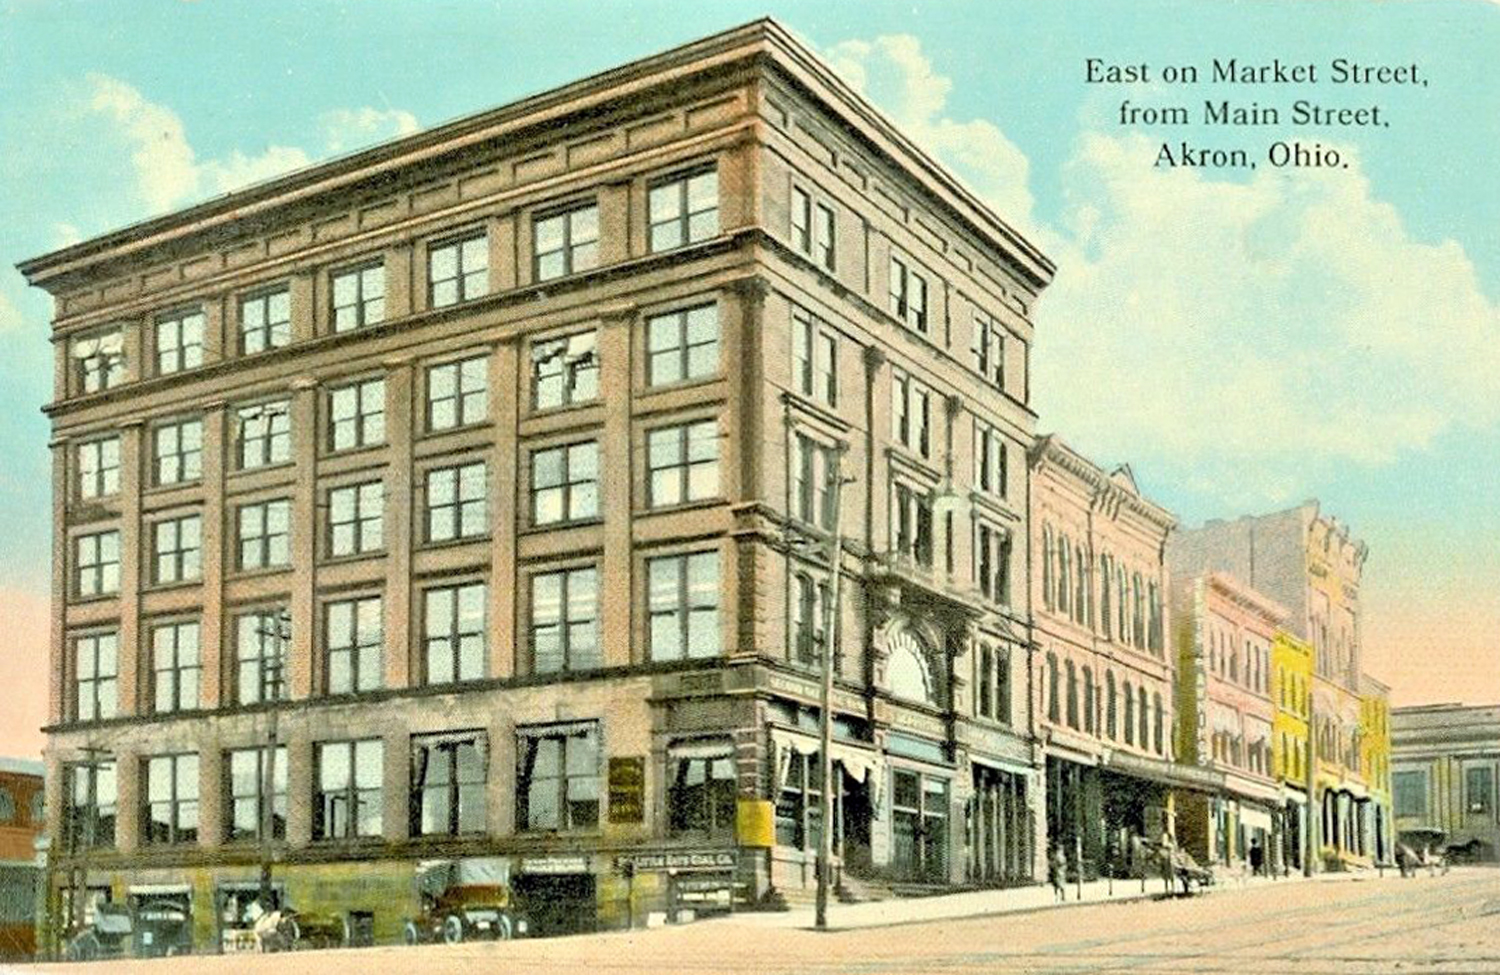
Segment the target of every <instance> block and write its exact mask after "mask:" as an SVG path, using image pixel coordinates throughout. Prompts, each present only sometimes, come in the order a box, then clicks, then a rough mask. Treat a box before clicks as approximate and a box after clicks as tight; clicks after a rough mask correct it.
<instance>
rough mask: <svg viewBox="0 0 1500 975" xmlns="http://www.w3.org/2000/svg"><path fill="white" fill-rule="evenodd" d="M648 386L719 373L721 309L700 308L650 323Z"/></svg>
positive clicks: (648, 332) (687, 309) (648, 328)
mask: <svg viewBox="0 0 1500 975" xmlns="http://www.w3.org/2000/svg"><path fill="white" fill-rule="evenodd" d="M646 360H647V362H646V370H647V371H646V376H647V384H648V385H651V386H664V385H666V384H668V383H680V382H684V381H686V380H689V379H701V378H702V377H704V376H712V375H714V374H715V373H716V372H718V371H719V306H718V305H717V304H707V305H699V306H697V307H696V308H685V309H683V310H682V311H674V312H668V313H667V314H665V315H652V316H651V317H650V318H648V319H646Z"/></svg>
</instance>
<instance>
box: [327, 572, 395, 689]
mask: <svg viewBox="0 0 1500 975" xmlns="http://www.w3.org/2000/svg"><path fill="white" fill-rule="evenodd" d="M323 622H324V634H325V641H326V642H325V648H326V650H327V653H328V657H327V668H328V669H327V682H328V684H327V686H328V693H329V694H353V693H356V692H363V691H373V690H376V689H377V688H379V687H381V686H382V685H383V684H384V683H385V675H384V673H383V671H382V669H381V647H382V646H384V643H385V641H384V638H383V637H382V636H381V634H382V632H383V631H384V626H383V621H382V616H381V600H380V597H379V596H366V597H364V598H361V599H341V600H339V601H337V602H331V603H328V604H327V606H326V607H325V609H324V616H323Z"/></svg>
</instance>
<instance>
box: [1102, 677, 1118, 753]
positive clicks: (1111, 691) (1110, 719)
mask: <svg viewBox="0 0 1500 975" xmlns="http://www.w3.org/2000/svg"><path fill="white" fill-rule="evenodd" d="M1118 698H1119V695H1118V694H1117V692H1116V690H1115V673H1114V671H1112V670H1111V671H1108V672H1107V673H1106V674H1105V675H1104V733H1105V734H1106V735H1107V736H1109V738H1111V739H1114V738H1115V737H1117V736H1118V735H1119V733H1120V727H1119V725H1120V722H1119V714H1120V711H1119V700H1118Z"/></svg>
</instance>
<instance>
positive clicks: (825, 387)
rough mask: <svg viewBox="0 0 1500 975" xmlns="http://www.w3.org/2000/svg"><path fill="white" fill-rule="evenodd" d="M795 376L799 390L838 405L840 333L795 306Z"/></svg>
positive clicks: (793, 341)
mask: <svg viewBox="0 0 1500 975" xmlns="http://www.w3.org/2000/svg"><path fill="white" fill-rule="evenodd" d="M792 376H793V379H794V380H795V382H796V384H797V392H799V393H801V394H802V395H803V396H809V397H811V398H813V399H814V400H816V401H818V402H820V403H823V404H825V405H827V406H837V405H838V335H837V333H835V332H834V331H833V330H832V329H831V328H829V327H828V326H827V325H826V324H824V323H823V322H820V321H818V320H817V319H816V318H814V317H813V316H812V315H811V314H810V313H808V312H807V311H805V310H803V309H802V308H798V307H795V306H793V308H792Z"/></svg>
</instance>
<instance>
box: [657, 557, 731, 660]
mask: <svg viewBox="0 0 1500 975" xmlns="http://www.w3.org/2000/svg"><path fill="white" fill-rule="evenodd" d="M646 575H647V587H648V589H649V598H648V603H649V628H650V632H649V637H648V639H649V641H650V645H651V659H652V660H683V659H687V658H694V657H716V656H718V655H719V653H720V650H721V649H722V641H721V634H720V632H719V555H718V553H717V552H697V553H694V554H692V555H669V556H665V557H662V558H655V559H647V560H646Z"/></svg>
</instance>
